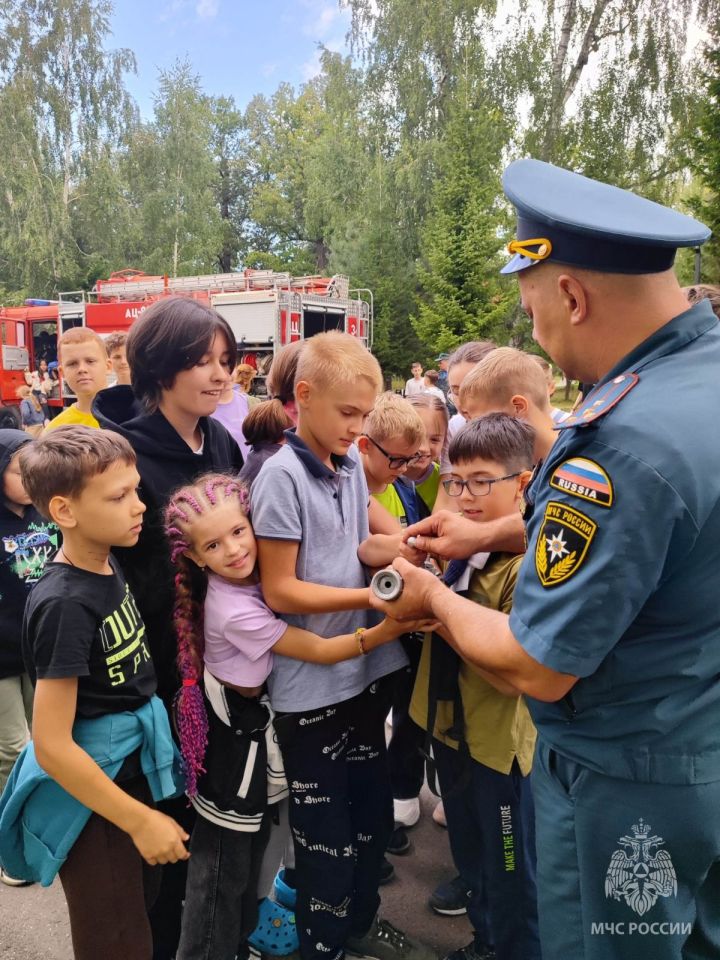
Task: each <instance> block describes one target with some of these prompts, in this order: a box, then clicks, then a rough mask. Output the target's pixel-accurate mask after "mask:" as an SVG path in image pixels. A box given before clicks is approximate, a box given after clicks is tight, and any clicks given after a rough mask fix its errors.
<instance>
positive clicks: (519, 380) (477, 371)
mask: <svg viewBox="0 0 720 960" xmlns="http://www.w3.org/2000/svg"><path fill="white" fill-rule="evenodd" d="M536 359H537V358H536V357H533V356H531V355H530V354H528V353H523V352H522V350H515V349H514V347H498V348H497V349H496V350H493V351H492V353H489V354H488V355H487V356H486V357H485V358H484V359H483V360H481V361H480V362H479V363H478V364H477V366H475V367H473V369H472V370H471V371H470V373H468V375H467V376H466V377H465V379H464V380H463V382H462V386H461V387H460V405H461V406H464V405H465V404H466V403H467V401H468V400H469V399H474V400H485V401H489V402H491V403H497V404H498V405H499V406H501V407H503V406H505V405H506V404H508V403H510V401H511V400H512V398H513V397H514V396H516V395H518V394H520V395H522V396H524V397H527V399H528V400H531V401H532V402H533V403H534V404H535V406H536V407H537V408H538V409H539V410H547V409H548V406H549V400H548V385H547V379H546V376H545V373H544V372H543V370H542V368H541V367H540V364H538V363H536Z"/></svg>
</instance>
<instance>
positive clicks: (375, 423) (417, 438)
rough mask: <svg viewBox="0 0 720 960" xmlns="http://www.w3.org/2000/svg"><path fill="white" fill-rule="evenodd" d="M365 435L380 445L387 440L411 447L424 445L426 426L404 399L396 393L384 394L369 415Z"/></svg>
mask: <svg viewBox="0 0 720 960" xmlns="http://www.w3.org/2000/svg"><path fill="white" fill-rule="evenodd" d="M365 433H366V434H367V435H368V436H369V437H372V439H373V440H377V441H378V442H380V443H384V442H385V441H386V440H402V442H403V443H406V444H408V446H411V445H412V444H414V443H417V444H420V443H422V441H423V439H424V437H425V424H424V423H423V422H422V420H421V419H420V417H419V415H418V413H417V411H416V410H415V409H414V408H413V406H412V404H411V403H409V402H408V401H407V400H406V399H405V398H404V397H399V396H398V395H397V394H396V393H383V394H381V395H380V396H379V397H378V398H377V400H376V401H375V406H374V407H373V409H372V410H371V412H370V413H369V414H368V417H367V420H366V421H365Z"/></svg>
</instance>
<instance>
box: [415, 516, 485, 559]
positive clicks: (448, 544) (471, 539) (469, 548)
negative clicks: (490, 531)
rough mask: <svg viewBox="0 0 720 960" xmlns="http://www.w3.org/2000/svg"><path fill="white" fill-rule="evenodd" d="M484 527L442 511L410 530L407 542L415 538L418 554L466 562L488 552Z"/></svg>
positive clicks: (416, 524)
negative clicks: (484, 539) (474, 556)
mask: <svg viewBox="0 0 720 960" xmlns="http://www.w3.org/2000/svg"><path fill="white" fill-rule="evenodd" d="M482 526H483V525H482V524H479V523H474V522H473V521H472V520H466V519H465V517H461V516H460V514H459V513H453V512H452V511H450V510H440V511H439V512H438V513H434V514H433V515H432V516H431V517H426V518H425V519H424V520H421V521H420V522H419V523H414V524H413V525H412V526H411V527H408V528H407V529H406V530H405V532H404V534H403V542H404V543H407V541H408V538H409V537H415V541H414V543H413V546H414V548H415V550H416V552H423V553H432V554H433V555H434V556H436V557H444V558H445V559H446V560H464V559H465V558H466V557H470V556H472V554H473V553H478V552H479V551H480V550H483V549H484V546H485V545H484V543H483V533H482ZM403 555H404V554H403Z"/></svg>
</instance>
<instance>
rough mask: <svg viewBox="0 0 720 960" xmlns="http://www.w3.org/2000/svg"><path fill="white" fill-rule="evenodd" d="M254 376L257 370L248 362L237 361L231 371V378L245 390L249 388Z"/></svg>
mask: <svg viewBox="0 0 720 960" xmlns="http://www.w3.org/2000/svg"><path fill="white" fill-rule="evenodd" d="M256 376H257V370H256V369H255V367H252V366H251V365H250V364H249V363H239V364H238V365H237V366H236V367H235V370H234V372H233V380H234V381H235V383H239V384H240V386H241V387H242V388H243V390H245V392H247V391H248V390H249V389H250V384H251V383H252V382H253V380H254V379H255V377H256Z"/></svg>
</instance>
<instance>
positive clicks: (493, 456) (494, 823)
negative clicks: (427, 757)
mask: <svg viewBox="0 0 720 960" xmlns="http://www.w3.org/2000/svg"><path fill="white" fill-rule="evenodd" d="M534 440H535V437H534V430H533V428H532V427H531V426H529V425H528V424H527V423H524V422H522V421H520V420H517V419H515V418H514V417H510V416H507V415H506V414H502V413H498V414H489V415H488V416H486V417H481V418H480V419H479V420H473V421H472V422H470V423H468V424H466V426H465V427H463V428H462V430H460V432H459V433H458V434H457V435H456V436H455V437H454V438H453V440H452V442H451V444H450V450H449V458H450V464H451V469H452V472H451V475H450V477H449V479H447V480H446V481H445V490H446V492H447V493H448V495H449V496H450V497H454V498H457V499H458V500H459V502H460V506H461V508H462V511H463V515H464V516H465V517H468V518H469V519H470V520H473V521H475V522H477V523H481V522H483V521H488V520H494V519H496V518H498V517H503V516H506V515H507V514H509V513H511V512H512V511H513V510H517V509H518V507H519V504H520V499H521V497H522V492H523V490H524V488H525V486H526V485H527V482H528V480H529V479H530V473H531V469H532V464H533V445H534ZM477 557H479V555H477ZM521 561H522V555H520V554H518V555H514V554H508V553H492V554H490V555H489V557H488V556H487V555H486V554H483V555H482V560H478V559H476V558H471V559H470V561H469V562H461V561H452V563H451V564H450V566H449V567H448V569H447V570H446V573H445V580H446V583H448V584H449V585H451V586H453V588H454V589H455V590H456V591H457V592H459V593H462V594H464V595H466V596H468V597H469V598H470V599H471V600H473V601H475V602H476V603H479V604H482V605H483V606H485V607H489V608H490V609H493V610H500V611H502V612H504V613H508V612H509V611H510V608H511V606H512V594H513V589H514V586H515V581H516V579H517V574H518V569H519V567H520V563H521ZM439 633H440V637H438V636H432V637H431V636H430V635H427V636H426V639H425V641H424V643H423V651H422V656H421V659H420V667H419V670H418V677H417V681H416V683H415V689H414V691H413V698H412V702H411V705H410V715H411V717H412V718H413V719H414V720H415V722H416V723H417V724H418V725H419V726H421V727H423V728H424V729H426V730H429V732H430V733H431V735H432V753H433V757H434V759H435V765H436V770H437V777H438V782H439V786H440V790H441V792H442V795H443V800H444V807H445V816H446V819H447V827H448V835H449V839H450V848H451V851H452V855H453V860H454V862H455V866H456V867H457V869H458V872H459V874H460V875H461V876H462V878H463V880H464V881H467V882H469V883H470V886H471V890H470V899H469V903H468V915H469V917H470V921H471V923H472V925H473V929H474V939H473V941H472V942H471V943H470V944H468V945H467V946H466V947H462V948H460V949H458V950H454V951H453V952H452V953H450V954H449V956H448V957H447V958H446V960H483V958H490V957H497V960H540V945H539V940H538V925H537V904H536V889H535V852H534V844H535V837H534V826H533V816H534V814H533V805H532V795H531V792H530V782H529V776H528V775H529V773H530V768H531V766H532V756H533V750H534V746H535V729H534V727H533V724H532V721H531V720H530V715H529V713H528V710H527V707H526V705H525V701H524V700H523V698H522V697H521V696H520V695H519V694H518V692H517V691H516V690H514V689H513V688H512V687H511V686H510V685H509V684H506V683H503V682H500V681H498V680H497V678H494V677H492V676H491V675H490V674H484V673H483V672H482V671H479V670H477V669H476V668H473V667H471V666H470V665H468V664H467V663H464V662H462V661H461V660H460V658H459V657H458V656H457V654H456V653H455V652H454V651H453V650H452V649H451V647H450V646H447V645H446V644H445V643H444V642H443V640H447V641H448V642H449V643H450V644H452V637H451V636H450V635H448V634H447V633H446V632H445V631H439ZM441 638H442V639H441Z"/></svg>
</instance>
